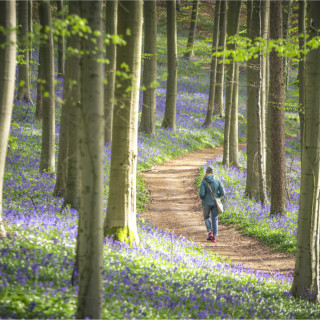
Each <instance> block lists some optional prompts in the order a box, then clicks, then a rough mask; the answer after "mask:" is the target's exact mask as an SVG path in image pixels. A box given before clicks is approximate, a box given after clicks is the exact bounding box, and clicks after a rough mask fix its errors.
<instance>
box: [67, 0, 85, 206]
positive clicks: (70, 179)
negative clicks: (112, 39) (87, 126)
mask: <svg viewBox="0 0 320 320" xmlns="http://www.w3.org/2000/svg"><path fill="white" fill-rule="evenodd" d="M69 14H76V15H79V16H80V8H79V1H71V2H70V3H69ZM67 44H68V47H71V48H74V49H76V50H79V52H80V49H81V46H80V39H79V36H78V35H76V34H74V35H71V36H70V38H68V40H67ZM80 74H81V73H80V56H79V55H77V54H74V55H70V56H67V57H66V64H65V75H66V76H65V79H64V81H65V82H68V83H69V84H70V88H69V90H68V91H66V93H69V95H68V96H66V97H64V100H65V103H66V104H68V106H69V108H68V109H69V124H68V133H67V135H68V157H67V160H68V168H67V190H66V196H65V203H66V204H69V205H70V206H71V207H72V208H75V209H77V210H79V209H80V195H81V172H80V132H81V131H82V130H81V118H80V99H81V93H80V88H81V86H80ZM67 75H68V76H69V77H70V78H68V79H67Z"/></svg>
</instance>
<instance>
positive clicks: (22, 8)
mask: <svg viewBox="0 0 320 320" xmlns="http://www.w3.org/2000/svg"><path fill="white" fill-rule="evenodd" d="M28 7H29V5H28V1H19V5H18V22H19V25H20V28H19V55H21V56H22V57H23V63H22V64H18V68H19V72H18V94H17V100H20V101H26V102H29V103H32V104H33V102H32V99H31V96H30V78H29V53H30V51H29V43H28V39H29V24H28V22H29V21H28V15H29V14H28Z"/></svg>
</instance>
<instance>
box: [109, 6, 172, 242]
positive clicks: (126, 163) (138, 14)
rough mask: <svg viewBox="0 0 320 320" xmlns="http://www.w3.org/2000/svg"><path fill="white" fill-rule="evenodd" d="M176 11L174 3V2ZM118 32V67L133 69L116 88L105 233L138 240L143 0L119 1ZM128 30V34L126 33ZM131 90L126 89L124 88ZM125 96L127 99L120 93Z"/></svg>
mask: <svg viewBox="0 0 320 320" xmlns="http://www.w3.org/2000/svg"><path fill="white" fill-rule="evenodd" d="M174 12H175V3H174ZM118 19H119V21H118V28H119V29H118V32H119V34H122V35H124V40H125V41H126V42H127V45H126V46H120V47H119V48H118V51H117V69H121V65H122V64H123V63H125V64H126V65H127V66H128V67H129V70H130V71H131V73H132V77H131V78H130V79H129V78H128V79H121V80H120V81H119V84H120V85H121V86H117V88H116V92H115V98H116V105H115V113H114V119H113V121H114V123H113V140H112V147H111V168H110V187H109V198H108V209H107V217H106V219H105V222H104V230H105V235H113V239H115V240H119V241H128V242H129V243H133V242H134V241H136V242H138V241H139V238H138V232H137V223H136V174H137V171H136V170H137V169H136V166H137V140H138V136H137V131H138V130H137V128H138V107H139V85H140V66H141V42H142V0H140V1H119V14H118ZM128 28H129V29H130V30H131V35H128V34H127V33H126V30H127V29H128ZM128 87H131V91H130V92H129V93H128V92H126V91H127V90H126V88H128ZM124 96H126V99H123V97H124Z"/></svg>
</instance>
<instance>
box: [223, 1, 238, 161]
mask: <svg viewBox="0 0 320 320" xmlns="http://www.w3.org/2000/svg"><path fill="white" fill-rule="evenodd" d="M240 8H241V1H230V2H228V19H227V20H228V24H227V34H228V36H229V37H231V36H234V35H236V34H238V32H239V18H240ZM234 49H235V45H234V44H228V45H227V50H234ZM235 68H236V63H235V61H231V63H230V64H228V65H227V66H226V71H227V74H226V82H227V85H226V86H227V89H226V116H225V124H224V144H223V163H224V164H226V165H229V164H230V127H231V123H230V121H231V109H232V107H233V106H232V103H233V88H236V87H235V85H234V80H235ZM233 120H235V119H234V117H233ZM236 121H238V120H236Z"/></svg>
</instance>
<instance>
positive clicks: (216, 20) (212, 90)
mask: <svg viewBox="0 0 320 320" xmlns="http://www.w3.org/2000/svg"><path fill="white" fill-rule="evenodd" d="M220 7H221V0H217V1H216V4H215V10H214V25H213V37H212V54H213V53H216V52H217V50H218V44H219V37H218V35H219V24H220ZM216 74H217V56H215V55H212V58H211V66H210V82H209V99H208V106H207V113H206V118H205V120H204V124H203V125H204V126H211V123H212V114H213V106H214V95H215V88H216V77H217V76H216Z"/></svg>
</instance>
